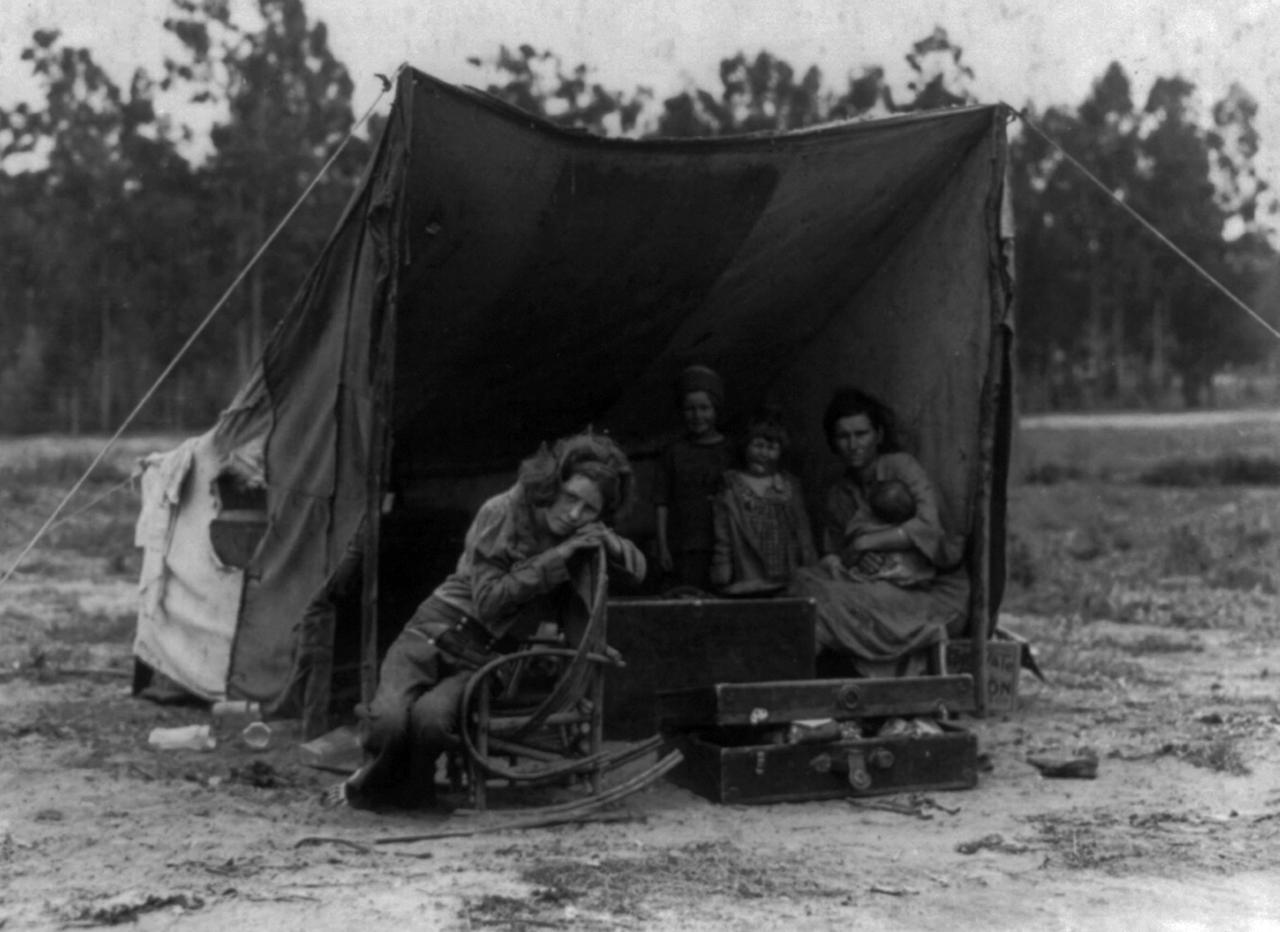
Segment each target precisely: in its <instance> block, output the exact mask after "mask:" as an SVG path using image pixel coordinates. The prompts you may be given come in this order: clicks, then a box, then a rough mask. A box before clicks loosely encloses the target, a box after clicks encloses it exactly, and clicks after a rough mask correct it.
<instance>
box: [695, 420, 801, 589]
mask: <svg viewBox="0 0 1280 932" xmlns="http://www.w3.org/2000/svg"><path fill="white" fill-rule="evenodd" d="M743 440H744V442H743V445H742V458H743V464H742V467H741V468H739V469H730V470H727V471H726V472H725V474H724V489H723V491H721V492H720V494H718V495H717V496H716V497H715V498H714V499H713V500H712V517H713V521H712V523H713V528H714V532H715V543H714V547H713V549H712V551H711V571H710V576H711V584H712V586H714V587H715V588H716V589H717V590H718V591H720V592H722V593H724V594H725V595H734V596H744V595H768V594H772V593H781V592H782V591H784V590H785V589H786V588H787V586H789V585H790V584H791V580H792V577H793V576H794V575H795V572H796V570H797V569H798V568H799V567H801V566H805V565H808V564H812V563H816V562H817V559H818V554H817V551H816V550H815V549H814V546H813V532H812V530H810V527H809V516H808V514H807V513H806V511H805V504H804V495H803V493H802V492H801V490H800V480H798V479H797V478H796V477H795V476H793V475H791V474H790V473H788V472H785V471H783V470H782V469H781V468H780V464H781V460H782V454H783V452H784V451H785V450H786V447H787V443H788V440H789V437H788V435H787V429H786V427H784V426H783V425H782V422H781V421H780V420H779V419H778V418H777V417H776V415H772V414H764V415H761V416H758V417H756V418H754V419H753V420H752V421H751V423H750V424H748V425H747V431H746V434H745V435H744V437H743Z"/></svg>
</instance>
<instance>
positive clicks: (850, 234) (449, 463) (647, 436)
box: [137, 69, 1012, 701]
mask: <svg viewBox="0 0 1280 932" xmlns="http://www.w3.org/2000/svg"><path fill="white" fill-rule="evenodd" d="M1006 117H1007V112H1006V111H1005V109H1004V108H1002V107H973V108H965V109H957V110H948V111H938V112H932V113H924V114H920V115H910V116H900V117H894V118H890V119H885V120H879V121H872V122H862V123H846V124H832V125H827V126H823V127H820V128H816V129H812V130H806V131H799V132H793V133H786V134H767V135H756V136H744V137H731V138H718V139H705V140H646V141H630V140H613V139H600V138H594V137H589V136H585V135H582V134H578V133H571V132H565V131H561V130H558V129H556V128H555V127H553V126H550V125H548V124H546V123H544V122H542V121H540V120H537V119H535V118H533V117H530V116H529V115H527V114H524V113H522V112H519V111H516V110H513V109H511V108H509V107H507V106H505V105H503V104H501V103H498V102H496V101H494V100H492V99H490V98H488V97H486V96H485V95H482V94H478V93H476V92H473V91H469V90H464V89H460V88H456V87H453V86H450V85H448V84H444V83H442V82H440V81H437V80H435V79H433V78H431V77H429V76H427V75H425V74H423V73H421V72H417V71H413V70H411V69H405V70H403V71H402V72H401V75H400V78H399V81H398V86H397V94H396V101H395V105H394V107H393V109H392V111H391V114H390V118H389V121H388V124H387V126H386V129H385V131H384V134H383V138H382V139H381V141H380V142H379V145H378V147H377V151H376V154H375V156H374V158H373V160H372V163H371V164H370V166H369V168H368V170H367V176H366V178H365V180H364V182H363V184H362V187H361V189H360V190H359V192H358V194H357V195H356V196H355V197H354V199H353V200H352V202H351V204H350V205H349V207H348V209H347V211H346V213H345V215H344V216H343V218H342V220H341V222H340V223H339V225H338V227H337V228H336V230H335V231H334V233H333V235H332V237H331V239H330V241H329V243H328V244H327V246H326V248H325V250H324V252H323V254H322V255H321V256H320V258H319V261H318V263H317V264H316V266H315V268H314V269H313V271H312V273H311V274H310V276H309V278H308V280H307V282H306V284H305V286H304V288H303V289H302V292H301V293H300V295H299V296H298V298H297V299H296V301H295V303H294V305H293V306H292V307H291V309H290V310H289V311H288V313H287V315H286V316H285V318H284V319H283V321H282V323H281V324H280V326H279V327H278V328H277V329H276V331H275V333H274V334H273V336H272V339H271V341H270V344H269V347H268V349H267V351H266V352H265V354H264V356H263V358H262V360H261V363H260V366H259V369H258V373H257V376H256V377H255V378H254V379H253V380H252V381H251V382H250V383H249V384H248V385H246V386H245V387H244V388H243V389H242V390H241V391H240V393H239V394H238V396H237V397H236V399H235V401H234V402H233V404H232V405H231V406H230V408H229V409H228V410H227V412H226V413H225V414H224V416H223V417H222V419H221V420H220V422H219V423H218V424H217V425H216V427H215V428H214V429H213V430H211V431H210V432H209V433H208V434H206V435H204V436H203V437H200V438H194V439H193V440H192V441H190V442H189V443H188V444H186V445H184V448H183V449H182V450H180V451H175V452H174V453H171V454H169V455H167V456H166V457H157V458H155V460H154V465H155V466H156V468H155V469H152V470H148V475H149V476H150V479H149V485H150V488H151V491H150V494H149V497H148V499H147V504H146V505H144V516H143V519H142V520H140V522H139V541H140V543H142V544H144V545H145V546H146V547H147V548H148V553H147V556H148V559H147V561H146V563H147V565H146V567H145V568H144V580H143V589H144V593H145V594H146V598H145V600H144V607H143V611H142V615H141V619H140V624H139V635H138V646H137V653H138V655H139V657H140V658H141V659H143V660H144V661H146V662H147V663H148V664H149V665H151V666H153V667H154V668H156V669H158V670H160V671H161V672H163V673H166V674H167V675H169V676H171V677H173V678H175V679H177V680H178V681H179V682H180V683H182V684H183V685H185V686H187V687H188V688H190V689H192V690H193V691H196V692H199V693H201V694H203V695H207V696H210V697H218V696H223V695H225V696H230V697H240V698H251V699H258V700H263V701H272V700H275V699H278V698H279V697H281V695H282V694H284V693H286V692H287V691H288V687H289V686H290V684H291V683H292V682H293V679H292V678H291V677H292V675H293V674H294V672H295V667H296V661H297V659H298V640H299V635H300V631H299V621H300V619H301V616H302V611H303V607H304V606H305V604H306V602H307V600H308V598H309V597H310V596H311V595H312V593H313V592H315V591H316V589H317V588H318V587H319V586H320V585H321V583H322V582H323V580H324V579H325V578H326V575H327V574H328V573H329V572H330V570H331V569H332V568H333V566H334V565H335V564H336V562H337V561H338V560H339V559H340V557H341V555H342V553H343V550H344V547H345V546H346V544H347V543H348V541H349V540H350V539H351V537H352V535H353V533H354V532H355V530H356V528H357V525H358V524H359V522H360V521H361V518H362V516H363V515H365V514H366V513H368V514H369V515H370V517H371V519H372V520H373V521H374V523H375V525H377V527H376V531H377V533H376V534H375V535H374V537H373V539H374V541H375V542H376V545H375V546H374V547H373V548H372V549H371V552H370V554H369V556H368V560H369V561H370V562H369V563H368V564H367V565H369V566H376V567H379V571H378V572H377V573H375V574H372V577H371V581H370V582H369V583H368V584H367V585H366V598H365V603H366V604H365V605H364V613H365V616H366V617H365V626H366V627H365V630H366V632H372V631H375V630H376V631H379V632H380V635H381V638H382V643H383V644H385V643H386V639H387V637H388V633H390V634H394V631H395V630H396V629H397V628H398V627H399V625H401V624H403V622H404V621H405V617H406V612H407V611H408V610H410V609H411V608H412V605H413V604H414V603H415V602H416V600H417V599H418V598H421V597H422V596H423V595H425V594H426V592H428V591H429V590H430V588H431V587H432V586H433V585H434V583H435V582H436V581H438V578H439V574H442V573H443V572H444V571H447V569H448V568H449V564H450V562H451V561H452V559H453V558H455V557H456V553H457V542H458V540H459V539H460V536H461V532H462V529H463V527H464V526H465V520H466V517H467V516H468V515H469V514H470V513H471V511H472V510H473V509H474V508H475V507H476V506H477V505H478V504H479V503H480V501H482V500H483V498H484V496H485V495H487V494H489V493H491V492H493V491H495V490H497V489H498V488H501V487H502V486H503V485H504V484H505V483H507V482H509V481H510V477H511V474H512V470H513V468H514V465H515V464H516V463H517V461H518V460H519V459H520V458H521V457H522V456H524V455H526V454H528V453H529V452H530V451H531V450H533V449H535V448H536V447H537V445H538V444H539V443H541V442H543V441H544V440H550V439H553V438H555V437H557V436H560V435H563V434H566V433H568V432H571V431H575V430H579V429H582V428H583V427H585V426H587V425H593V426H594V427H595V428H596V429H600V430H608V431H609V432H610V433H611V434H613V436H615V437H616V438H618V439H619V440H620V441H622V442H623V443H624V445H625V446H627V448H628V449H629V450H631V451H633V452H634V454H635V455H636V458H637V460H638V461H639V462H640V463H641V466H642V467H643V465H644V462H645V458H646V456H647V455H650V454H652V452H653V451H654V450H656V449H657V447H658V446H659V444H660V443H661V442H662V441H663V440H664V438H667V437H669V436H670V435H671V433H672V430H673V427H674V426H675V423H676V420H677V416H676V413H675V410H674V400H673V398H672V385H673V383H674V380H675V376H676V374H677V373H678V372H679V371H680V370H681V369H682V368H683V367H684V366H686V365H687V364H689V363H692V362H704V363H708V364H710V365H713V366H714V367H716V368H717V369H718V370H719V371H720V372H721V374H722V375H723V377H724V380H725V382H726V384H727V386H728V394H729V401H728V408H729V412H728V413H729V414H730V415H731V416H732V415H734V414H742V413H745V412H747V411H749V410H750V409H752V408H754V407H756V406H757V405H758V404H759V403H760V402H762V401H764V400H766V399H769V400H771V401H773V402H775V403H777V404H778V405H780V406H781V408H782V411H783V413H784V416H785V418H786V419H787V423H788V425H789V427H790V428H791V430H792V432H793V435H794V436H795V444H794V451H795V454H796V462H797V464H798V466H799V468H800V470H801V474H802V479H803V480H804V483H805V486H806V488H807V489H809V490H810V491H811V492H813V491H816V490H818V489H820V488H821V487H822V485H823V484H824V481H825V479H826V478H828V477H829V475H830V472H831V470H832V468H833V467H834V460H833V458H832V457H831V455H830V454H829V452H828V451H827V450H826V446H825V443H824V440H823V438H822V432H821V425H820V419H821V412H822V407H823V405H824V404H825V402H826V399H827V397H828V396H829V394H830V393H831V391H832V389H834V388H835V387H837V386H841V385H850V384H853V385H857V386H860V387H863V388H865V389H868V390H870V391H872V392H875V393H877V394H879V395H880V396H881V397H883V398H885V399H886V400H887V401H889V402H890V403H891V404H892V405H893V406H894V408H895V409H896V411H897V413H898V416H899V418H900V420H901V422H902V424H903V426H904V427H905V428H906V433H907V435H908V437H909V438H910V439H911V443H910V446H911V448H912V450H913V451H914V452H915V453H916V454H917V456H918V457H919V459H920V460H921V461H922V462H923V463H924V465H925V466H926V468H927V469H928V470H929V471H930V472H931V474H932V476H933V477H934V478H935V481H936V483H937V485H938V487H939V489H940V492H941V497H942V499H943V502H944V509H945V516H946V519H947V521H948V522H949V524H950V525H951V526H953V527H956V528H959V529H963V530H964V531H965V532H966V533H967V535H968V541H969V558H968V559H969V564H970V571H971V575H972V577H973V581H974V583H975V585H974V586H973V593H974V595H973V603H972V619H974V621H973V629H974V630H975V631H976V632H982V631H985V630H986V628H987V625H988V624H989V622H990V619H991V618H993V617H994V612H995V610H996V607H997V605H998V601H999V596H1000V589H1001V566H1002V544H1003V541H1002V528H1003V503H1004V479H1005V473H1006V460H1007V441H1008V435H1009V411H1010V385H1009V371H1008V358H1009V351H1010V340H1011V332H1010V326H1009V324H1010V320H1009V315H1010V307H1011V297H1012V296H1011V286H1010V281H1009V277H1008V268H1009V256H1008V254H1007V253H1008V250H1009V249H1010V248H1011V240H1010V238H1009V234H1008V229H1007V223H1006V222H1005V218H1006V217H1007V209H1006V208H1007V205H1006V204H1005V194H1004V185H1003V178H1004V171H1005V159H1006V138H1005V124H1006ZM255 490H256V492H255ZM388 491H394V493H395V497H394V503H395V504H394V506H393V507H392V508H391V509H390V510H389V511H388V512H387V513H386V514H384V513H383V509H382V508H381V507H380V504H381V503H382V502H383V501H384V496H385V494H386V493H387V492H388ZM249 493H254V494H256V495H257V498H256V499H253V495H251V494H249ZM250 499H253V501H250ZM242 500H243V501H242ZM244 502H250V503H249V504H248V505H246V504H244ZM250 507H252V508H259V509H261V510H262V511H263V512H264V513H265V514H264V515H263V516H262V521H263V522H264V524H265V531H264V532H263V533H262V534H261V538H260V540H258V539H257V538H256V537H255V541H256V545H255V547H254V548H253V550H252V552H251V553H250V554H248V555H247V559H246V560H245V561H244V565H243V566H237V565H232V564H231V563H228V562H227V561H226V560H225V559H224V558H223V557H222V556H221V555H219V554H218V553H217V552H216V548H212V547H211V545H210V543H209V537H210V530H211V525H217V524H218V523H219V521H221V522H222V523H223V525H225V524H226V522H227V521H228V520H231V519H234V518H235V517H236V515H237V514H238V513H240V511H239V510H240V509H242V508H250ZM644 518H645V515H643V514H641V515H639V516H638V517H637V518H636V519H634V520H635V521H636V522H637V524H636V527H634V528H631V529H629V530H630V531H631V532H632V533H634V534H635V535H636V536H638V537H641V538H643V537H644V535H645V533H646V530H647V528H646V527H645V523H644ZM375 643H376V642H375V639H374V637H373V636H372V634H366V637H365V639H364V642H363V644H362V643H361V639H360V637H359V636H355V637H354V640H353V639H352V636H351V635H350V634H347V635H342V636H340V638H339V643H338V645H337V647H336V650H337V652H338V654H339V657H338V660H339V666H341V665H342V664H343V663H351V662H353V659H354V658H355V657H356V656H359V655H360V654H361V653H363V659H364V663H365V670H364V674H365V677H366V679H368V678H369V677H370V676H371V674H372V670H373V664H374V663H375V662H376V649H375Z"/></svg>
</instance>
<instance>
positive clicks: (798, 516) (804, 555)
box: [790, 476, 818, 566]
mask: <svg viewBox="0 0 1280 932" xmlns="http://www.w3.org/2000/svg"><path fill="white" fill-rule="evenodd" d="M790 481H791V516H792V520H793V521H794V523H795V531H796V537H797V538H799V544H800V565H801V566H812V565H813V564H815V563H817V562H818V549H817V548H816V547H815V546H814V545H813V527H812V525H811V524H810V523H809V509H808V508H807V507H806V506H805V501H804V491H803V490H802V489H801V488H800V480H799V479H796V478H795V477H794V476H793V477H791V480H790Z"/></svg>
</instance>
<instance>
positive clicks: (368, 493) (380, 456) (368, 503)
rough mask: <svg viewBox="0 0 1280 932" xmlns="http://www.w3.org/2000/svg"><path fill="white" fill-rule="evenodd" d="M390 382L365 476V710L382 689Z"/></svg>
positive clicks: (381, 391) (381, 390)
mask: <svg viewBox="0 0 1280 932" xmlns="http://www.w3.org/2000/svg"><path fill="white" fill-rule="evenodd" d="M388 384H389V383H388V382H387V381H386V380H385V379H379V384H378V387H377V391H376V392H375V395H374V403H373V418H372V421H373V429H372V430H371V431H370V432H369V458H368V461H367V462H368V466H367V471H366V473H365V514H366V520H367V521H368V528H367V533H366V535H365V549H364V573H363V589H362V592H361V600H360V601H361V605H360V608H361V611H360V701H361V702H363V703H364V706H365V708H368V707H369V704H370V703H372V702H373V696H374V693H375V692H377V689H378V565H379V553H380V552H381V547H382V497H383V490H384V488H385V481H384V477H385V473H386V469H387V464H386V462H385V459H386V454H387V447H388V444H387V430H388V424H389V420H388V418H387V416H386V411H387V407H386V396H387V386H388Z"/></svg>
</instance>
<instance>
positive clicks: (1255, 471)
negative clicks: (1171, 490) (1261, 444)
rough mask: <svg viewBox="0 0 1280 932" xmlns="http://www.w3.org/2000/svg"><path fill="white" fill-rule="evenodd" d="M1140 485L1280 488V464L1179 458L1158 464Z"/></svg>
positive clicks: (1234, 457) (1231, 457)
mask: <svg viewBox="0 0 1280 932" xmlns="http://www.w3.org/2000/svg"><path fill="white" fill-rule="evenodd" d="M1138 481H1139V482H1142V483H1143V484H1144V485H1154V486H1170V487H1174V486H1176V487H1181V488H1199V487H1201V486H1206V485H1280V460H1277V459H1275V458H1274V457H1271V456H1246V455H1245V454H1242V453H1221V454H1219V455H1218V456H1215V457H1213V458H1212V459H1190V458H1187V457H1178V458H1175V459H1170V460H1164V461H1163V462H1160V463H1157V464H1156V465H1155V466H1152V467H1151V468H1150V469H1148V470H1146V471H1144V472H1143V473H1142V474H1141V475H1140V476H1139V477H1138Z"/></svg>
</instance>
